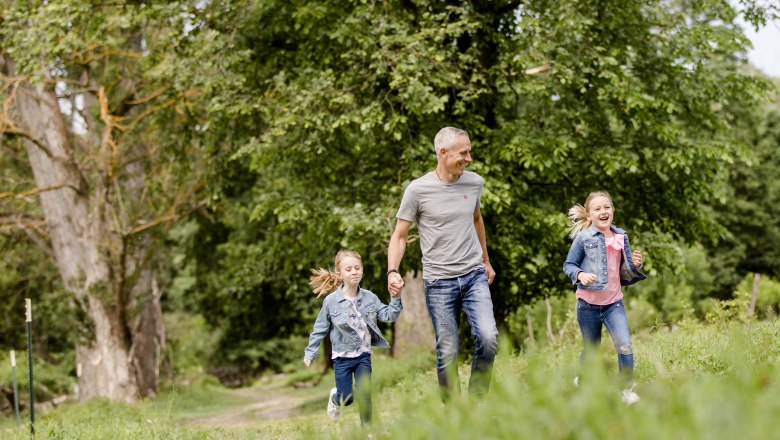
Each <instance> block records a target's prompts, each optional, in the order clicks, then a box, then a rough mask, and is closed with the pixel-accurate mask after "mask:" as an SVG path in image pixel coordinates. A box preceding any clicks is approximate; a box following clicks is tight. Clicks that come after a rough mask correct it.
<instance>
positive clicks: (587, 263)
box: [563, 225, 647, 290]
mask: <svg viewBox="0 0 780 440" xmlns="http://www.w3.org/2000/svg"><path fill="white" fill-rule="evenodd" d="M610 229H612V232H613V233H614V234H623V237H624V238H623V255H622V258H621V259H620V285H621V286H628V285H631V284H635V283H638V282H639V281H642V280H644V279H646V278H647V276H645V274H643V273H642V272H640V271H639V269H638V268H637V267H636V265H635V264H634V260H633V258H632V257H631V245H629V244H628V234H626V231H624V230H623V229H620V228H618V227H616V226H614V225H611V226H610ZM563 271H564V272H565V273H566V275H567V276H568V277H569V278H570V279H571V281H572V284H576V285H577V288H578V289H583V290H604V289H606V288H607V281H608V279H607V245H606V238H605V237H604V234H603V233H602V232H601V231H599V230H598V229H597V228H596V227H595V226H593V225H591V226H590V227H589V228H588V229H585V230H584V231H580V232H579V233H578V234H577V235H576V236H574V242H573V243H572V244H571V249H569V254H568V255H567V256H566V262H564V263H563ZM580 272H587V273H592V274H595V275H596V282H594V283H593V284H591V285H590V286H585V285H583V284H582V283H580V282H579V281H577V275H578V274H579V273H580Z"/></svg>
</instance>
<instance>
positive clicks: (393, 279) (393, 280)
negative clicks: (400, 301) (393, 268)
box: [387, 272, 404, 298]
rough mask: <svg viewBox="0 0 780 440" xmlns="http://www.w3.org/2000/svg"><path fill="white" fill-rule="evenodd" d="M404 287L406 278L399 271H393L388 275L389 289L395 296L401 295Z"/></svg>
mask: <svg viewBox="0 0 780 440" xmlns="http://www.w3.org/2000/svg"><path fill="white" fill-rule="evenodd" d="M403 288H404V279H403V278H402V277H401V275H400V274H399V273H398V272H391V273H390V274H389V275H388V276H387V290H388V291H389V292H390V295H392V296H393V297H394V298H395V297H399V296H401V291H402V290H403Z"/></svg>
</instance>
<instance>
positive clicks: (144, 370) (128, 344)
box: [0, 56, 164, 402]
mask: <svg viewBox="0 0 780 440" xmlns="http://www.w3.org/2000/svg"><path fill="white" fill-rule="evenodd" d="M1 61H2V64H3V65H0V68H2V70H4V71H6V73H7V74H8V76H13V75H14V74H15V72H14V70H15V69H14V65H13V61H12V60H10V59H9V58H8V57H7V56H3V59H2V60H1ZM15 110H16V111H15V116H16V117H17V118H18V120H19V126H20V127H19V128H20V129H22V130H24V131H25V147H26V150H27V154H28V157H29V160H30V166H31V168H32V172H33V175H34V177H35V182H36V185H37V187H38V188H39V189H47V190H46V191H43V192H41V193H40V201H41V207H42V210H43V213H44V216H45V218H46V221H47V223H48V226H49V232H50V238H51V245H52V249H53V251H54V256H55V258H56V261H57V265H58V267H59V271H60V275H61V277H62V279H63V281H64V284H65V287H66V289H67V290H69V291H70V292H73V293H74V297H75V303H76V304H78V305H79V306H80V307H81V308H82V309H83V311H84V313H85V314H86V316H87V317H88V322H87V323H85V324H86V327H87V330H88V331H87V332H85V334H86V336H85V337H83V338H81V339H80V342H79V343H78V345H77V347H76V357H77V362H78V363H79V364H81V368H82V370H81V371H82V374H81V378H80V380H79V382H80V383H79V395H80V398H81V399H91V398H96V397H103V398H108V399H111V400H114V401H125V402H131V401H134V400H136V399H137V398H138V397H139V396H147V395H152V394H154V393H155V392H156V390H157V377H158V374H159V372H158V371H157V370H158V366H159V363H160V362H159V360H160V356H161V347H162V344H163V341H164V330H163V331H162V332H161V331H160V329H161V328H163V329H164V327H162V318H161V309H160V303H159V292H157V291H156V290H158V289H155V283H154V277H153V276H152V274H151V273H147V271H145V270H144V269H143V268H140V266H139V268H140V269H136V267H130V268H129V270H131V271H133V272H135V273H137V274H138V275H137V278H135V279H134V280H133V281H134V282H135V281H137V282H138V284H134V285H132V286H125V278H126V276H125V275H126V273H125V269H124V268H122V267H120V268H118V267H116V264H112V259H111V253H112V252H114V251H115V249H114V248H116V243H117V241H120V242H122V241H124V238H123V237H121V238H118V237H120V236H121V233H122V231H118V230H116V227H113V228H112V227H111V226H110V225H113V223H111V222H109V220H108V219H107V215H106V204H107V203H108V201H107V200H106V193H107V192H108V183H106V182H101V180H100V179H101V178H100V177H97V180H96V181H94V182H93V183H92V185H89V184H88V183H87V181H86V179H85V177H84V173H83V172H82V170H81V169H80V168H79V164H78V163H77V161H76V160H75V157H74V154H73V149H72V147H71V144H70V140H69V137H68V130H67V128H66V126H65V121H64V118H63V116H62V114H61V113H60V109H59V106H58V104H57V98H56V96H55V94H54V91H53V86H51V85H47V84H45V83H42V84H36V85H32V84H30V83H27V82H20V83H19V86H18V90H17V94H16V99H15ZM91 128H92V129H93V130H94V129H95V128H94V127H91ZM97 174H98V175H101V174H102V173H101V172H98V173H97ZM120 250H121V251H122V252H125V251H126V248H124V247H122V248H121V249H120ZM130 257H131V259H132V257H135V255H130ZM123 261H124V259H123ZM131 266H132V265H131ZM125 267H126V266H125ZM125 292H128V293H127V294H125ZM129 306H132V307H133V308H132V309H130V308H129Z"/></svg>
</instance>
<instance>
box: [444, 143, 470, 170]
mask: <svg viewBox="0 0 780 440" xmlns="http://www.w3.org/2000/svg"><path fill="white" fill-rule="evenodd" d="M469 163H471V141H469V138H468V137H466V136H458V138H457V139H456V140H455V143H453V144H452V145H451V146H450V148H447V150H446V153H445V154H444V167H445V169H446V170H447V172H448V173H450V174H453V175H456V176H460V175H461V174H463V171H465V169H466V165H468V164H469Z"/></svg>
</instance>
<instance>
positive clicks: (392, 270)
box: [385, 269, 399, 277]
mask: <svg viewBox="0 0 780 440" xmlns="http://www.w3.org/2000/svg"><path fill="white" fill-rule="evenodd" d="M393 272H395V273H399V272H398V269H389V270H388V271H387V273H386V274H385V276H386V277H389V276H390V274H391V273H393Z"/></svg>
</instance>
